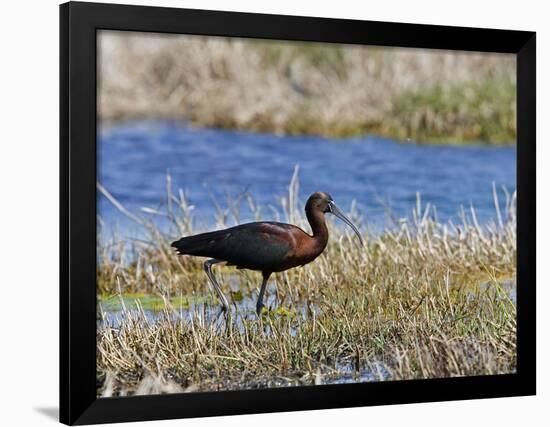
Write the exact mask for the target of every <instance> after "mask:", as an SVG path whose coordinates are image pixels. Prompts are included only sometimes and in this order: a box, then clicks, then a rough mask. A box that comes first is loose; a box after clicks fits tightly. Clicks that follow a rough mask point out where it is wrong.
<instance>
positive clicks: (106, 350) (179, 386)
mask: <svg viewBox="0 0 550 427" xmlns="http://www.w3.org/2000/svg"><path fill="white" fill-rule="evenodd" d="M296 186H297V181H296V180H293V185H291V187H290V188H289V195H288V197H287V198H286V199H285V200H286V201H285V203H284V206H283V208H282V211H283V219H284V220H286V221H288V222H293V223H297V224H299V225H301V226H303V227H304V228H306V229H307V226H306V225H305V219H304V215H303V214H302V213H301V209H299V208H298V203H297V198H296V190H297V187H296ZM168 188H170V186H169V185H168ZM168 197H169V198H170V200H171V203H170V204H168V213H167V214H168V216H169V217H170V218H172V220H173V229H172V232H171V233H170V236H166V235H164V234H163V233H161V232H160V231H159V230H158V228H156V227H155V224H154V222H152V221H146V220H142V219H140V218H136V219H138V220H139V221H142V225H143V226H144V228H145V230H146V231H147V232H148V233H149V236H150V238H149V241H148V242H146V243H143V244H138V243H129V242H125V243H126V244H125V245H122V244H121V245H120V246H116V245H114V246H109V247H108V248H107V247H103V248H99V254H100V256H99V263H98V267H97V277H98V281H97V283H98V295H100V297H99V301H100V305H102V304H103V303H105V301H109V300H110V299H117V298H116V297H115V298H113V297H112V296H113V295H115V296H116V295H119V296H122V295H124V294H128V293H130V292H132V293H143V295H134V297H135V298H134V304H135V305H134V309H132V308H131V307H129V306H128V305H124V307H122V312H121V314H122V320H121V322H120V324H119V325H115V326H111V325H109V324H100V325H99V326H98V329H97V348H98V352H97V372H98V389H97V393H98V395H103V396H111V395H118V394H134V393H135V394H143V393H145V394H147V393H163V392H174V391H206V390H226V389H239V388H258V387H273V386H290V385H303V384H322V383H326V382H330V381H331V380H332V379H334V378H340V377H342V376H343V375H344V374H343V370H344V368H345V369H348V371H346V372H351V375H352V379H353V378H355V379H356V380H361V375H362V374H363V375H364V374H365V373H368V374H369V375H371V377H370V379H371V380H372V379H374V380H397V379H413V378H439V377H452V376H465V375H488V374H502V373H510V372H514V371H515V367H516V308H515V304H514V301H513V300H512V299H511V297H510V293H509V289H506V287H505V286H504V284H505V283H511V284H512V287H513V286H514V283H515V274H516V264H515V258H516V229H515V196H514V195H511V196H508V195H507V201H506V206H507V208H506V211H505V212H503V213H502V214H501V213H500V211H499V213H498V215H497V219H496V220H495V221H494V222H493V223H490V224H488V225H487V226H485V227H480V226H479V225H478V224H477V220H476V218H475V211H473V210H471V211H470V212H467V213H466V212H465V213H464V215H463V221H462V223H461V224H457V225H455V226H450V225H449V224H440V223H438V222H437V221H435V219H434V218H435V216H434V212H433V210H432V208H431V207H430V206H422V204H421V203H420V199H419V200H418V205H417V207H416V208H415V209H414V211H413V212H412V215H411V218H410V219H409V220H407V221H400V222H398V223H396V224H394V225H393V226H391V227H388V228H387V229H385V230H384V231H383V232H381V233H377V234H372V233H369V232H366V231H364V237H365V241H366V244H365V247H363V248H361V247H359V246H358V245H357V244H356V242H355V240H354V239H353V238H352V237H351V236H348V235H347V234H344V230H343V229H340V228H337V227H335V226H334V225H332V226H330V232H331V238H330V241H329V245H328V247H327V248H326V250H325V252H324V253H323V254H322V255H321V256H320V257H319V258H318V259H317V260H315V261H314V262H313V263H311V264H308V265H307V266H305V267H303V268H298V269H293V270H289V271H287V272H284V273H279V274H275V275H274V276H272V277H273V281H274V283H275V284H276V293H275V294H273V292H272V294H271V295H270V298H269V299H268V301H269V308H270V309H269V310H264V312H263V313H262V315H261V316H260V318H258V317H257V316H256V315H255V314H254V313H253V311H252V310H249V309H247V308H246V307H245V306H244V305H243V300H249V299H253V298H255V296H256V295H257V289H258V286H259V283H260V274H259V273H256V272H249V271H240V272H236V270H234V269H232V268H230V267H217V268H216V274H217V275H218V278H219V281H220V283H222V288H223V290H224V292H225V294H226V295H228V296H229V297H230V302H233V305H232V309H231V315H230V316H229V317H228V318H227V319H224V318H223V317H222V318H219V317H217V316H216V313H217V310H218V309H219V304H218V303H217V301H216V300H215V299H214V298H213V297H211V292H210V288H209V287H208V283H207V279H206V277H205V275H204V272H203V270H202V262H201V260H200V259H196V258H192V257H177V256H175V255H174V253H173V252H172V250H171V249H170V248H169V241H170V237H172V238H173V237H176V236H180V235H188V234H191V233H193V232H195V231H196V230H193V229H192V226H191V224H192V221H191V219H190V218H189V217H188V213H189V210H188V207H187V204H186V201H185V198H184V197H182V196H181V195H180V196H174V195H172V194H171V192H169V194H168ZM250 206H251V209H253V211H254V212H257V213H258V212H259V211H257V209H258V207H257V206H255V205H254V204H253V203H251V204H250ZM229 211H230V210H229ZM350 215H351V216H352V217H353V218H354V220H355V221H359V220H360V218H359V217H358V216H357V214H356V213H354V212H351V213H350ZM218 219H219V221H220V224H219V225H220V226H224V225H225V224H224V218H223V217H219V218H218ZM128 245H130V246H132V245H137V246H135V247H130V249H128ZM120 248H127V249H125V250H132V251H133V253H134V255H135V257H134V258H132V257H125V256H124V254H121V253H120V250H119V249H120ZM123 259H126V260H127V261H122V260H123ZM128 259H130V261H128ZM107 295H111V297H107ZM145 295H147V298H149V297H148V295H156V296H157V299H154V298H153V300H154V301H156V303H155V304H154V306H155V309H160V311H158V313H157V315H158V316H159V319H158V320H157V321H156V322H150V321H148V319H147V316H146V313H145V310H146V308H145V307H146V304H145V303H143V302H140V301H141V300H142V299H143V298H144V297H145ZM127 297H128V295H127ZM178 298H179V300H178ZM182 298H183V301H187V302H189V301H194V302H197V304H195V305H192V306H190V305H187V306H186V305H185V304H184V305H180V306H178V304H177V303H178V301H179V302H181V301H182ZM201 298H202V299H201ZM123 300H124V299H123ZM136 300H137V301H138V302H137V303H136V302H135V301H136ZM161 300H162V302H163V304H162V306H159V305H158V304H157V303H160V301H161ZM181 308H185V309H187V308H189V310H187V311H185V313H184V315H183V316H181V313H182V312H181Z"/></svg>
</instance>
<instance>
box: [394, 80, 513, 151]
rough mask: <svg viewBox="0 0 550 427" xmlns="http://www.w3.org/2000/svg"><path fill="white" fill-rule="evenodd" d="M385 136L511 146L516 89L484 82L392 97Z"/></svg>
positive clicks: (509, 83)
mask: <svg viewBox="0 0 550 427" xmlns="http://www.w3.org/2000/svg"><path fill="white" fill-rule="evenodd" d="M388 120H389V123H390V126H389V127H390V129H389V130H388V132H389V133H390V134H391V135H393V136H397V137H398V138H411V139H413V140H417V141H423V142H438V143H441V142H453V143H469V142H485V143H489V144H503V143H515V139H516V85H515V83H514V82H512V81H510V80H499V81H496V80H486V81H484V82H481V83H475V84H474V83H467V84H461V85H455V86H450V87H443V86H435V87H432V88H429V89H424V90H418V91H408V92H405V93H403V94H400V95H398V96H396V98H395V100H394V103H393V108H392V110H391V116H390V117H388Z"/></svg>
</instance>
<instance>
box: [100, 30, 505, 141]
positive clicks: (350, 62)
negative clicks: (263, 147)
mask: <svg viewBox="0 0 550 427" xmlns="http://www.w3.org/2000/svg"><path fill="white" fill-rule="evenodd" d="M98 40H99V45H98V47H99V52H100V55H99V67H100V68H99V80H98V83H99V85H98V90H99V92H98V93H99V97H98V114H99V117H100V118H101V119H102V120H104V121H110V120H131V119H144V118H146V119H176V120H186V121H188V122H190V123H191V124H193V125H197V126H208V127H218V128H230V129H247V130H252V131H260V132H271V133H279V134H292V135H300V134H316V135H325V136H329V137H347V136H354V135H363V134H367V133H369V134H377V135H384V136H388V137H393V138H399V139H401V140H403V141H408V140H413V141H419V142H440V143H449V142H452V143H468V142H471V141H476V142H479V141H481V142H484V143H514V142H515V139H516V77H515V73H516V69H515V57H514V56H513V55H504V54H489V53H468V52H450V51H436V50H418V49H394V48H379V47H372V46H371V47H365V46H352V45H339V44H319V43H298V42H275V41H267V40H247V39H238V38H234V39H229V38H223V37H201V36H181V35H161V34H140V33H128V32H109V31H102V32H101V33H100V36H99V39H98Z"/></svg>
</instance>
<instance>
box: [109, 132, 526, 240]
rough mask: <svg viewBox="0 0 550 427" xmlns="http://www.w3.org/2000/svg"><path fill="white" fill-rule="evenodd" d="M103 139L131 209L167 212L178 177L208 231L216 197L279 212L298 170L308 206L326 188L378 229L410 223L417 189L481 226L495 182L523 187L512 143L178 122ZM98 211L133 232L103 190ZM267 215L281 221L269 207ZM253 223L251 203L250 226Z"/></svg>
mask: <svg viewBox="0 0 550 427" xmlns="http://www.w3.org/2000/svg"><path fill="white" fill-rule="evenodd" d="M98 135H99V136H98V160H99V161H98V179H99V181H100V182H101V183H102V184H103V185H104V186H105V187H106V188H107V189H108V190H109V191H110V192H111V193H112V194H113V195H114V196H115V197H116V198H117V199H118V200H119V201H120V202H121V203H122V204H123V205H124V206H125V207H126V208H128V209H129V210H131V211H133V212H139V210H140V208H142V207H148V208H154V209H161V210H162V209H163V208H164V207H165V202H164V200H165V190H166V174H167V172H168V171H169V172H170V174H171V176H172V181H173V187H174V188H175V189H177V188H182V189H183V190H184V191H185V192H186V194H187V196H188V200H189V202H190V203H191V204H192V205H194V206H195V208H194V211H193V212H194V216H195V223H196V224H197V225H198V226H199V227H208V226H211V225H212V224H214V221H215V218H214V214H215V207H214V204H213V203H212V197H213V198H215V199H216V200H218V201H220V202H221V203H222V204H223V203H224V200H225V198H226V195H227V194H230V195H231V196H234V197H236V196H238V195H239V194H241V193H242V192H243V191H248V192H249V193H250V194H252V195H253V197H254V199H255V200H256V201H257V202H259V203H260V204H262V205H268V204H271V205H275V206H278V199H279V198H280V197H281V196H284V195H285V194H286V192H287V187H288V183H289V181H290V179H291V176H292V173H293V171H294V168H295V166H296V165H299V179H300V200H301V201H302V202H304V201H305V200H306V199H307V196H308V195H309V194H310V193H312V192H314V191H326V192H329V193H330V194H331V195H332V196H333V198H334V200H335V201H336V203H337V204H338V205H339V206H340V207H341V208H342V209H343V210H346V211H347V210H348V209H349V208H350V206H351V203H352V201H353V200H355V201H356V202H357V207H358V210H359V211H360V212H361V213H362V215H363V217H364V219H365V221H364V222H366V223H367V224H369V225H371V224H377V225H380V224H385V223H386V222H387V212H386V209H385V208H384V206H383V205H384V204H387V205H388V206H390V207H391V209H392V211H393V214H394V215H395V216H396V217H407V216H410V214H411V211H412V209H413V208H414V206H415V202H416V193H417V192H419V193H420V194H421V196H422V202H423V203H427V202H429V203H431V204H433V205H435V206H436V207H437V214H438V219H439V220H440V221H447V220H449V219H451V220H453V221H456V220H457V219H458V216H457V214H458V212H459V210H460V206H461V205H463V206H464V207H467V208H469V207H470V204H472V205H473V206H474V207H475V208H476V211H477V216H478V220H479V222H481V223H483V222H487V221H489V220H490V219H492V218H494V216H495V208H494V203H493V195H492V183H493V182H494V183H495V184H496V185H497V187H498V188H500V187H501V186H505V187H506V188H507V189H508V190H509V191H510V192H512V191H514V190H515V188H516V149H515V147H509V146H508V147H488V146H469V147H459V146H431V145H421V144H414V143H406V144H401V143H398V142H395V141H392V140H390V139H387V138H379V137H375V136H367V137H362V138H354V139H343V140H330V139H327V138H322V137H314V136H300V137H294V136H278V135H271V134H257V133H248V132H240V131H227V130H219V129H201V128H193V127H189V126H186V125H185V124H181V123H171V122H133V123H126V124H122V125H116V126H109V127H107V126H104V127H102V128H101V129H100V130H99V132H98ZM502 200H504V198H503V197H502ZM381 201H383V203H381ZM98 210H99V212H98V214H99V216H100V218H101V219H102V221H104V223H105V224H106V225H107V226H108V227H113V226H114V225H115V224H116V226H117V228H118V229H122V230H126V231H129V230H131V229H132V227H133V225H132V222H131V221H129V220H128V219H126V218H125V217H124V216H123V215H121V214H120V213H119V212H118V211H117V210H116V209H115V208H114V207H113V206H112V204H111V203H110V202H109V201H107V200H106V199H105V198H104V197H103V196H102V195H100V194H99V193H98ZM263 213H264V216H265V218H264V219H273V214H272V213H271V212H270V210H269V209H263ZM159 218H160V217H159ZM250 219H252V217H251V214H250V213H249V212H248V210H247V209H246V202H243V204H242V218H241V220H242V221H246V220H250ZM159 220H160V221H161V222H162V218H160V219H159Z"/></svg>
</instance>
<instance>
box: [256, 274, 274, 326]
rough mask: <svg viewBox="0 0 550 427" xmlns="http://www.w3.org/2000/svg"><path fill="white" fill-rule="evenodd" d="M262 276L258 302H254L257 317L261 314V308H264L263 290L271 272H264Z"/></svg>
mask: <svg viewBox="0 0 550 427" xmlns="http://www.w3.org/2000/svg"><path fill="white" fill-rule="evenodd" d="M262 275H263V281H262V287H261V288H260V294H259V295H258V301H257V302H256V314H258V316H259V315H260V313H261V312H262V308H263V306H264V303H263V300H264V293H265V288H266V287H267V280H268V279H269V276H270V275H271V272H268V271H264V272H262Z"/></svg>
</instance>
